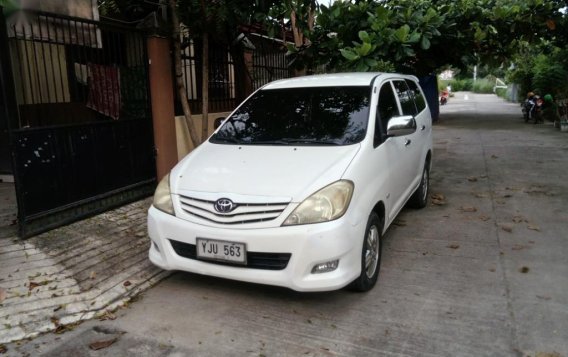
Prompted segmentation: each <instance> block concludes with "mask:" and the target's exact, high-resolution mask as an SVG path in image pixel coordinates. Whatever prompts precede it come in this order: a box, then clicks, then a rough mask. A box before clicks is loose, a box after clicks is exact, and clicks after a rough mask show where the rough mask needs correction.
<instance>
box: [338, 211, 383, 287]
mask: <svg viewBox="0 0 568 357" xmlns="http://www.w3.org/2000/svg"><path fill="white" fill-rule="evenodd" d="M382 230H383V223H382V220H381V219H380V218H379V216H378V215H377V214H376V213H375V212H371V214H370V215H369V219H368V221H367V228H366V229H365V236H364V237H363V249H362V251H361V274H360V275H359V277H358V278H357V279H355V280H354V281H353V282H352V283H351V284H350V285H349V286H348V287H347V288H348V289H349V290H353V291H358V292H365V291H369V290H371V289H372V288H373V286H375V284H376V283H377V279H378V277H379V270H380V268H381V253H382V248H383V245H382Z"/></svg>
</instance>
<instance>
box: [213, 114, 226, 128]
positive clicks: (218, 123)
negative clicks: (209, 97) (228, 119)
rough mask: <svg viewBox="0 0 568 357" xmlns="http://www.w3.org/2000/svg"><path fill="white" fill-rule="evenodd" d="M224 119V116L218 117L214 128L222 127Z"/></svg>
mask: <svg viewBox="0 0 568 357" xmlns="http://www.w3.org/2000/svg"><path fill="white" fill-rule="evenodd" d="M223 120H225V118H224V117H220V118H216V119H215V121H214V122H213V129H215V130H217V128H218V127H220V126H221V124H223Z"/></svg>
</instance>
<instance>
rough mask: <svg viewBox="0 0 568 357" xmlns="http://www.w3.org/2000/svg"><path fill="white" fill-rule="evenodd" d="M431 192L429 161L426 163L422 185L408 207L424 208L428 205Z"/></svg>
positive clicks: (421, 180) (411, 198)
mask: <svg viewBox="0 0 568 357" xmlns="http://www.w3.org/2000/svg"><path fill="white" fill-rule="evenodd" d="M429 191H430V165H429V163H428V161H426V162H425V163H424V171H422V178H421V179H420V185H419V186H418V188H417V189H416V191H415V192H414V194H413V195H412V197H410V200H409V201H408V205H409V206H410V207H412V208H424V207H426V205H427V204H428V192H429Z"/></svg>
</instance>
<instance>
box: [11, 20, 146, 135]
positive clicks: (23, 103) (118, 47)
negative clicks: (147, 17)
mask: <svg viewBox="0 0 568 357" xmlns="http://www.w3.org/2000/svg"><path fill="white" fill-rule="evenodd" d="M8 37H9V45H10V53H11V59H12V64H13V66H12V67H13V73H14V82H15V87H16V88H15V90H16V96H17V101H18V105H19V111H20V116H19V120H20V127H38V126H49V125H57V124H77V123H80V122H81V123H84V122H92V121H104V120H108V119H114V120H117V119H133V118H141V117H148V115H149V114H148V113H149V106H148V99H147V98H148V96H147V93H148V89H147V81H146V73H147V72H146V63H145V61H144V59H145V57H146V55H145V47H144V46H145V42H144V37H143V36H140V34H139V33H137V32H135V31H133V30H132V29H131V28H125V27H121V26H117V25H110V24H101V23H99V22H96V21H91V20H85V19H78V18H73V17H69V16H62V15H53V14H49V13H43V12H33V11H26V12H20V13H18V14H17V15H13V16H12V18H11V19H9V21H8Z"/></svg>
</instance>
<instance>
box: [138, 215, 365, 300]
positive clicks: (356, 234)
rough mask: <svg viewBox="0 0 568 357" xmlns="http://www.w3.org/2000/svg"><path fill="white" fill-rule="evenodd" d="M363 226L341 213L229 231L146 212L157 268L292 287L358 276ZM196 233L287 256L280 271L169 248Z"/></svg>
mask: <svg viewBox="0 0 568 357" xmlns="http://www.w3.org/2000/svg"><path fill="white" fill-rule="evenodd" d="M364 230H365V227H364V226H363V225H361V224H359V225H355V226H353V225H351V224H350V223H348V220H346V219H345V217H342V218H341V219H338V220H335V221H332V222H326V223H319V224H310V225H299V226H290V227H275V228H259V229H231V228H217V227H209V226H203V225H199V224H195V223H192V222H188V221H185V220H182V219H180V218H177V217H175V216H172V215H169V214H166V213H164V212H162V211H160V210H158V209H156V208H154V207H153V206H152V207H151V208H150V210H149V211H148V233H149V236H150V239H151V240H152V244H151V246H150V252H149V257H150V260H151V261H152V263H154V264H155V265H157V266H158V267H160V268H162V269H166V270H184V271H188V272H193V273H197V274H203V275H210V276H216V277H220V278H227V279H233V280H240V281H246V282H251V283H260V284H267V285H277V286H283V287H287V288H290V289H293V290H297V291H326V290H336V289H340V288H342V287H344V286H346V285H347V284H349V283H350V282H351V281H353V280H354V279H355V278H356V277H358V276H359V274H360V273H361V249H362V244H363V236H364V233H365V232H364ZM197 237H199V238H209V239H218V240H223V241H231V242H238V243H245V244H246V246H247V251H248V252H263V253H290V254H291V257H290V260H289V262H288V264H287V266H286V268H284V269H282V270H264V269H254V268H248V267H242V266H227V265H220V264H215V263H211V262H206V261H201V260H196V259H189V258H184V257H182V256H180V255H178V254H177V253H176V252H175V250H174V248H173V247H172V244H171V240H175V241H178V242H181V243H186V244H195V242H196V238H197ZM335 259H339V266H338V267H337V269H336V270H334V271H332V272H328V273H320V274H312V273H311V271H312V268H313V267H314V265H316V264H319V263H324V262H328V261H331V260H335Z"/></svg>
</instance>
